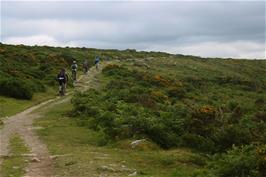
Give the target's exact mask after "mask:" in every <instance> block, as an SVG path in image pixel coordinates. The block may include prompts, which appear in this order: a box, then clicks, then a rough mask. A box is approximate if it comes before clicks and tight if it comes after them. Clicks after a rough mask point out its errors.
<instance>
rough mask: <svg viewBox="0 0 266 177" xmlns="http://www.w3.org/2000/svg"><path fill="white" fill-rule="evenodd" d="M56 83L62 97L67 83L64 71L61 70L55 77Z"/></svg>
mask: <svg viewBox="0 0 266 177" xmlns="http://www.w3.org/2000/svg"><path fill="white" fill-rule="evenodd" d="M57 81H58V83H59V94H60V95H61V96H63V95H65V93H66V83H67V81H68V75H67V74H66V70H65V69H61V71H60V73H59V74H58V75H57Z"/></svg>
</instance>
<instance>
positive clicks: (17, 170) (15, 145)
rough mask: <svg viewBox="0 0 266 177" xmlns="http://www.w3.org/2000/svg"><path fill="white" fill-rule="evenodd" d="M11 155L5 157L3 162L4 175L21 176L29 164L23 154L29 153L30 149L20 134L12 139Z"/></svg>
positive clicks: (2, 171)
mask: <svg viewBox="0 0 266 177" xmlns="http://www.w3.org/2000/svg"><path fill="white" fill-rule="evenodd" d="M9 148H10V154H9V155H10V157H8V158H7V159H5V160H4V161H3V164H2V168H1V174H2V177H11V176H12V177H20V176H22V175H23V174H24V172H25V171H24V168H25V167H26V165H27V162H26V161H25V159H24V158H23V157H22V156H21V155H22V154H25V153H28V152H29V150H28V148H27V147H26V146H25V144H24V142H23V140H22V139H21V137H20V136H19V135H14V136H13V137H12V138H11V139H10V147H9Z"/></svg>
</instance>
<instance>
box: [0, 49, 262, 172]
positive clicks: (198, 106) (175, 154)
mask: <svg viewBox="0 0 266 177" xmlns="http://www.w3.org/2000/svg"><path fill="white" fill-rule="evenodd" d="M11 51H13V52H11ZM0 52H1V65H0V67H1V73H0V74H1V77H0V78H1V79H0V84H1V80H4V81H5V80H6V78H8V80H9V79H11V80H16V79H19V80H22V82H27V83H23V84H26V85H27V84H29V85H30V84H37V85H43V86H44V88H47V87H48V88H49V87H53V84H52V83H54V85H55V81H54V75H55V74H56V72H57V71H58V70H59V69H60V67H68V66H69V64H70V63H71V61H72V60H73V59H75V60H77V61H78V64H79V65H81V63H82V60H83V59H85V58H87V59H89V61H90V63H91V64H92V63H93V59H94V57H95V56H96V55H99V56H100V58H102V59H103V60H110V61H111V63H110V64H108V65H107V66H106V67H103V68H102V69H103V70H102V74H101V75H99V77H97V79H96V80H94V82H90V83H87V84H92V88H91V89H89V90H87V91H85V92H82V93H81V92H78V93H76V94H75V95H74V97H73V99H72V101H71V104H70V103H67V104H66V105H65V106H64V107H62V108H58V110H55V109H51V110H50V111H51V112H50V113H49V111H48V113H47V114H46V116H44V118H46V119H43V120H40V121H39V122H38V125H40V126H42V127H44V129H43V130H40V131H39V133H40V136H41V137H42V138H43V139H44V141H45V142H46V143H47V144H48V148H49V150H50V151H51V152H52V153H58V152H60V151H61V150H62V151H64V152H65V153H67V152H68V151H69V152H75V153H74V154H73V159H75V160H74V162H72V161H71V158H70V159H69V158H66V159H67V160H70V162H69V163H71V164H70V166H71V165H74V166H76V167H78V168H79V170H80V171H79V172H80V175H81V176H82V174H84V176H86V174H87V173H88V170H95V171H96V172H97V169H98V168H99V167H95V168H96V169H87V167H88V166H86V165H85V164H86V163H90V159H89V158H87V157H86V156H84V155H83V154H80V153H78V152H80V150H81V149H82V150H83V151H85V152H86V153H90V151H89V149H93V150H95V151H96V150H100V151H103V153H105V152H106V151H108V152H110V153H114V154H113V155H112V158H117V159H119V160H120V161H121V160H122V159H123V158H125V159H126V160H127V161H128V162H129V163H130V164H131V166H134V167H135V168H136V169H137V174H138V175H140V176H222V177H223V176H224V177H230V176H232V177H236V176H243V175H244V176H254V177H255V176H256V177H257V176H261V177H262V176H265V175H266V172H265V169H266V166H265V164H266V161H265V157H266V153H265V152H266V146H265V143H266V141H265V140H266V132H265V129H266V123H265V121H266V100H265V99H266V61H264V60H233V59H205V58H199V57H193V56H183V55H170V54H165V53H159V52H150V53H149V52H136V51H134V50H125V51H116V50H97V49H86V48H52V47H27V46H7V45H1V50H0ZM17 52H18V53H19V54H18V56H21V55H22V56H23V52H24V54H32V55H33V56H34V57H32V58H31V61H30V62H29V63H27V59H26V58H30V56H31V55H30V56H27V57H25V58H24V59H21V58H20V57H17V58H16V57H15V58H14V54H15V53H17ZM41 56H45V57H43V58H42V57H41ZM19 58H20V59H19ZM33 60H34V61H36V62H33ZM43 65H44V66H43ZM27 66H28V67H29V68H32V70H31V71H30V72H29V73H28V72H25V68H26V67H27ZM7 68H9V69H11V71H12V72H10V71H9V69H7ZM13 68H15V71H16V72H14V71H13V70H12V69H13ZM23 68H24V69H23ZM41 68H46V69H47V68H49V69H50V70H44V71H43V72H44V73H45V74H44V77H43V78H38V77H36V76H34V75H33V73H34V72H41V71H42V70H41ZM14 73H19V74H17V75H16V74H14ZM39 75H40V74H39V73H37V76H39ZM22 76H23V77H22ZM38 82H40V83H41V84H38ZM2 83H3V82H2ZM23 84H22V85H23ZM30 91H32V92H33V93H34V92H38V91H42V90H41V89H39V90H38V89H36V90H30ZM1 94H3V95H5V92H1ZM5 96H10V95H5ZM66 127H67V128H68V129H69V130H71V132H70V131H66V129H65V128H66ZM70 133H71V134H70ZM62 137H68V138H62ZM140 139H145V143H144V145H143V146H140V147H139V149H131V148H130V142H132V141H134V140H140ZM73 145H75V147H72V146H73ZM102 146H103V147H102ZM62 147H65V149H62ZM86 147H87V148H88V151H86ZM98 147H99V148H100V149H98ZM181 149H182V150H181ZM114 151H118V152H116V153H115V152H114ZM119 152H121V153H125V154H124V155H122V154H121V155H120V153H119ZM158 152H159V154H161V155H160V156H157V155H156V153H158ZM192 152H193V153H192ZM76 153H77V154H76ZM179 153H181V154H182V155H181V157H180V156H179ZM140 154H141V155H140ZM127 155H128V156H127ZM122 156H123V157H122ZM129 156H130V157H131V158H129ZM134 156H136V157H134ZM88 157H89V156H88ZM170 157H171V158H170ZM147 158H152V159H153V161H154V162H151V161H149V160H148V159H147ZM184 159H185V160H184ZM57 163H58V173H59V174H65V173H73V174H74V173H76V172H77V171H75V170H73V169H71V168H66V167H65V166H64V164H66V163H67V164H68V162H65V161H61V160H58V161H57ZM72 163H73V164H72ZM110 163H111V162H110ZM138 163H139V164H138ZM66 166H68V165H66ZM147 166H149V167H147ZM101 170H103V169H100V171H101ZM109 170H110V169H109ZM98 171H99V169H98ZM107 171H108V170H107ZM130 172H132V171H130ZM133 172H134V170H133ZM114 173H115V174H117V173H118V172H117V173H116V172H114ZM114 173H112V172H110V171H109V172H108V174H107V176H115V175H114ZM125 174H127V172H123V173H122V176H123V175H125ZM117 176H119V175H118V174H117Z"/></svg>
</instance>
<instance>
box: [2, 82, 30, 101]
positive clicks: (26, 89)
mask: <svg viewBox="0 0 266 177" xmlns="http://www.w3.org/2000/svg"><path fill="white" fill-rule="evenodd" d="M0 94H1V95H4V96H9V97H13V98H18V99H31V98H32V96H33V92H32V89H31V88H30V86H29V85H28V84H27V82H24V81H22V80H18V79H12V78H7V79H5V80H1V81H0Z"/></svg>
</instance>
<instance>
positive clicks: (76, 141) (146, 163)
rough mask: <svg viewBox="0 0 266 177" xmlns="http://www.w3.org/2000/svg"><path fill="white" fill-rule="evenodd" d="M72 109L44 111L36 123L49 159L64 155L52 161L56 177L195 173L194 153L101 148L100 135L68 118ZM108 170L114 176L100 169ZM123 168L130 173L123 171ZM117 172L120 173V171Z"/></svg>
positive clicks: (60, 107) (68, 106)
mask: <svg viewBox="0 0 266 177" xmlns="http://www.w3.org/2000/svg"><path fill="white" fill-rule="evenodd" d="M71 109H72V105H71V104H70V103H69V102H67V103H63V104H61V105H58V106H56V107H53V108H51V107H50V108H48V109H46V110H45V112H46V113H45V115H44V116H43V118H41V119H38V120H37V121H36V122H35V125H36V126H41V127H44V129H41V130H38V134H39V135H40V137H41V139H43V140H44V142H45V143H46V144H47V145H48V149H49V151H50V153H51V154H52V155H65V156H61V157H58V158H56V159H55V172H56V175H59V176H61V175H63V174H68V175H69V176H80V177H82V176H87V175H93V174H99V173H103V174H109V175H110V174H111V173H115V174H118V175H119V176H127V175H129V174H130V173H133V172H134V171H135V170H136V171H137V172H138V174H139V175H138V176H158V177H167V176H172V174H174V173H175V171H176V170H175V169H176V167H179V168H180V169H182V170H183V171H186V170H189V171H194V170H196V169H197V168H198V165H197V164H196V163H194V162H192V160H191V158H190V157H192V156H193V155H194V153H193V152H191V151H190V150H188V149H180V148H179V149H173V150H168V151H166V150H160V149H159V148H144V149H143V150H141V149H137V150H135V149H131V148H130V146H129V144H130V142H131V140H127V141H121V142H117V143H111V144H109V145H107V146H102V141H103V135H102V134H101V133H99V132H95V131H93V130H91V129H88V128H86V127H80V126H78V125H77V123H76V121H75V120H73V119H71V118H69V117H67V116H66V115H65V113H66V112H68V111H70V110H71ZM102 166H111V167H112V168H114V169H118V171H116V172H111V171H108V170H103V169H101V167H102ZM122 166H125V167H124V168H129V169H131V170H129V171H127V170H125V171H123V170H121V169H123V167H122ZM119 169H120V170H121V171H119Z"/></svg>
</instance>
